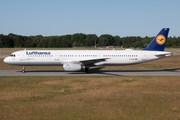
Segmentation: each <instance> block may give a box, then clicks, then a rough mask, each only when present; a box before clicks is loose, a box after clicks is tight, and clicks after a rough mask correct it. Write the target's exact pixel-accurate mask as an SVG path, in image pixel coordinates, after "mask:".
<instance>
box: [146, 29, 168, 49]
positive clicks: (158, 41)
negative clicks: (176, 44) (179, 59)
mask: <svg viewBox="0 0 180 120" xmlns="http://www.w3.org/2000/svg"><path fill="white" fill-rule="evenodd" d="M168 33H169V28H163V29H162V30H161V31H160V32H159V33H158V34H157V36H156V37H155V38H154V39H153V40H152V41H151V43H150V44H149V45H148V46H147V47H146V48H145V49H143V50H148V51H164V48H165V46H166V41H167V36H168Z"/></svg>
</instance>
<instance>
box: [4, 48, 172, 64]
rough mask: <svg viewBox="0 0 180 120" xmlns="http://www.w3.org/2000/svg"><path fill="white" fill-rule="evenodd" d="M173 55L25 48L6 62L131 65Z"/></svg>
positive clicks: (163, 53) (125, 51)
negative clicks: (91, 62) (98, 60)
mask: <svg viewBox="0 0 180 120" xmlns="http://www.w3.org/2000/svg"><path fill="white" fill-rule="evenodd" d="M166 56H171V53H170V52H164V51H162V52H161V51H144V50H23V51H17V52H14V53H12V54H11V56H9V57H6V58H5V59H4V62H5V63H7V64H11V65H21V66H53V65H57V66H58V65H63V64H65V63H68V62H71V61H73V62H79V61H88V60H93V59H95V60H96V59H105V61H100V62H96V63H94V64H93V65H92V66H99V65H130V64H137V63H143V62H147V61H151V60H156V59H160V58H164V57H166Z"/></svg>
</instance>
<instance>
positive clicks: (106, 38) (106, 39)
mask: <svg viewBox="0 0 180 120" xmlns="http://www.w3.org/2000/svg"><path fill="white" fill-rule="evenodd" d="M153 38H154V37H147V36H146V37H140V36H130V37H120V36H112V35H109V34H103V35H101V36H99V37H98V36H97V35H95V34H87V35H86V34H83V33H76V34H73V35H62V36H46V37H43V36H42V35H37V36H21V35H16V34H12V33H10V34H8V35H3V34H0V47H1V48H3V47H6V48H7V47H8V48H21V47H23V48H24V47H26V48H28V47H29V48H30V47H31V48H32V47H35V48H36V47H39V48H40V47H41V48H42V47H44V48H53V47H55V48H57V47H59V48H62V47H91V46H95V44H96V47H105V46H117V47H124V48H130V47H133V48H145V47H146V46H147V45H148V44H149V43H150V42H151V40H152V39H153ZM166 47H174V48H179V47H180V37H169V38H168V41H167V44H166Z"/></svg>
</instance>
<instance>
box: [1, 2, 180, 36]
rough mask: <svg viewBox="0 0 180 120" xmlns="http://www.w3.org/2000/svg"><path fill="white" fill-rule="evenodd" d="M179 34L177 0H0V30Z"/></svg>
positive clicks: (30, 33)
mask: <svg viewBox="0 0 180 120" xmlns="http://www.w3.org/2000/svg"><path fill="white" fill-rule="evenodd" d="M162 28H170V32H169V36H172V37H173V36H176V37H178V36H180V30H179V28H180V0H148V1H147V0H1V4H0V34H4V35H8V34H9V33H13V34H18V35H23V36H35V35H43V36H56V35H57V36H61V35H67V34H75V33H84V34H96V35H98V36H100V35H102V34H110V35H113V36H116V35H118V36H120V37H126V36H141V37H145V36H149V37H153V36H155V35H156V34H157V33H158V32H159V31H160V30H161V29H162Z"/></svg>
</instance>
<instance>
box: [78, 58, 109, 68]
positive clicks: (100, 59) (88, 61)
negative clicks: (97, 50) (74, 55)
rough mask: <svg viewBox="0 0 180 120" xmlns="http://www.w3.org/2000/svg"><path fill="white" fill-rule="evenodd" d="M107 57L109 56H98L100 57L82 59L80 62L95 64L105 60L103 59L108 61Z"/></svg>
mask: <svg viewBox="0 0 180 120" xmlns="http://www.w3.org/2000/svg"><path fill="white" fill-rule="evenodd" d="M106 59H109V58H98V59H90V60H80V61H79V62H80V63H81V64H83V65H90V66H92V65H94V64H95V63H98V62H103V61H106Z"/></svg>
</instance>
